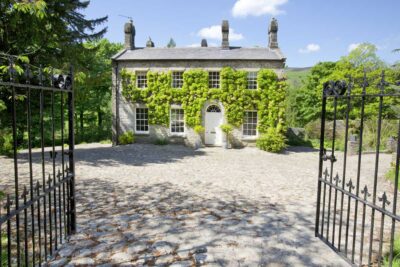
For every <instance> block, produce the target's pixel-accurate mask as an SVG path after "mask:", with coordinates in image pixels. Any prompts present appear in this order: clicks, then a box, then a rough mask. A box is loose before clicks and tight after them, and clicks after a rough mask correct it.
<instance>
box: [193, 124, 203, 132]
mask: <svg viewBox="0 0 400 267" xmlns="http://www.w3.org/2000/svg"><path fill="white" fill-rule="evenodd" d="M194 131H195V132H196V133H198V134H202V133H204V131H205V129H204V127H203V126H201V125H196V126H194Z"/></svg>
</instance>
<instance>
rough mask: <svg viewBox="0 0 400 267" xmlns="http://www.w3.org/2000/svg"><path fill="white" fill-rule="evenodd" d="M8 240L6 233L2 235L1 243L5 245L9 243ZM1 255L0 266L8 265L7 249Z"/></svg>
mask: <svg viewBox="0 0 400 267" xmlns="http://www.w3.org/2000/svg"><path fill="white" fill-rule="evenodd" d="M7 241H8V239H7V236H6V235H5V234H3V235H1V243H2V244H3V246H4V244H7ZM0 256H1V258H0V259H1V265H0V266H7V250H5V249H4V250H3V251H2V253H1V255H0Z"/></svg>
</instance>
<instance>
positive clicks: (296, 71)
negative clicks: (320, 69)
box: [285, 67, 311, 89]
mask: <svg viewBox="0 0 400 267" xmlns="http://www.w3.org/2000/svg"><path fill="white" fill-rule="evenodd" d="M310 70H311V67H305V68H286V69H285V73H286V76H287V79H288V82H289V85H290V87H292V89H298V88H300V87H301V85H302V81H303V80H304V79H305V78H306V77H307V75H308V74H309V73H310Z"/></svg>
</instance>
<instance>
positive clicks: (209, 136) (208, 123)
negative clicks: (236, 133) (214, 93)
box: [205, 105, 223, 146]
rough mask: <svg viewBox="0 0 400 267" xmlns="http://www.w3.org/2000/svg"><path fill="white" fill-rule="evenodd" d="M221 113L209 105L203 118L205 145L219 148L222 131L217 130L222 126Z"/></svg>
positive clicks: (217, 108) (216, 107)
mask: <svg viewBox="0 0 400 267" xmlns="http://www.w3.org/2000/svg"><path fill="white" fill-rule="evenodd" d="M222 119H223V117H222V112H221V109H220V108H219V107H218V106H216V105H211V106H209V107H208V108H207V110H206V118H205V143H206V145H213V146H221V145H222V131H221V129H220V128H219V127H220V125H221V124H222Z"/></svg>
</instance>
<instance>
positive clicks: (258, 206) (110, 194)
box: [0, 144, 391, 266]
mask: <svg viewBox="0 0 400 267" xmlns="http://www.w3.org/2000/svg"><path fill="white" fill-rule="evenodd" d="M338 158H339V162H338V163H340V155H338ZM374 159H375V157H374V155H372V154H371V155H365V156H363V175H365V176H366V177H370V173H373V167H374ZM76 160H77V164H76V173H77V184H76V185H77V203H78V206H77V210H78V226H79V229H78V234H76V235H75V236H73V237H72V238H71V242H70V243H68V244H66V245H64V247H63V248H62V249H61V250H60V251H59V253H58V255H57V257H56V258H55V259H54V261H53V262H52V263H51V265H53V266H56V265H57V266H62V265H66V264H70V265H100V264H114V265H125V266H130V265H133V266H140V265H144V264H149V265H153V264H155V265H160V266H161V265H169V264H172V265H171V266H192V265H203V264H205V265H207V266H347V264H346V263H345V262H344V261H343V260H341V259H340V258H339V257H338V256H337V255H336V254H335V253H334V252H333V251H331V249H330V248H328V247H327V246H326V245H325V244H324V243H322V242H321V241H320V240H319V239H317V238H315V237H314V218H315V200H316V185H317V179H316V176H317V167H318V153H317V152H315V151H312V150H307V149H304V148H303V149H301V148H297V149H291V150H289V151H287V152H285V153H283V154H271V153H266V152H262V151H259V150H258V149H256V148H245V149H240V150H224V149H221V148H204V149H200V150H197V151H193V150H191V149H189V148H186V147H183V146H176V145H167V146H155V145H145V144H135V145H130V146H123V147H110V146H109V145H100V144H90V145H81V146H77V149H76ZM356 160H357V157H356V156H351V157H350V158H349V161H348V166H350V168H349V171H348V177H351V176H353V177H354V175H355V170H356V168H355V167H356V163H357V161H356ZM390 160H391V155H385V154H382V155H381V161H380V163H381V166H382V168H381V172H380V173H379V176H380V184H383V188H382V189H383V190H389V189H390V188H391V186H390V184H389V183H388V182H386V181H385V180H384V179H383V178H382V175H383V174H384V173H385V172H386V170H387V169H388V168H389V162H390ZM11 163H12V162H11V161H10V160H8V159H5V158H0V164H1V165H2V166H4V165H7V164H9V165H10V166H9V167H11V166H12V165H11ZM3 164H4V165H3ZM24 165H27V164H26V163H25V164H24ZM36 167H38V169H40V166H36ZM353 167H354V168H353ZM5 169H6V168H2V169H1V170H0V175H1V176H0V177H7V176H6V174H5V172H6V170H5ZM8 169H9V168H8ZM353 169H354V170H353ZM8 171H9V170H8ZM338 171H340V170H338ZM364 172H365V173H364ZM2 179H3V178H2ZM367 180H368V179H367ZM11 181H12V180H10V181H5V182H4V183H3V181H2V183H1V184H2V185H7V184H11ZM367 182H368V181H367ZM1 189H3V190H4V189H7V187H6V188H4V186H3V188H0V190H1Z"/></svg>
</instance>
